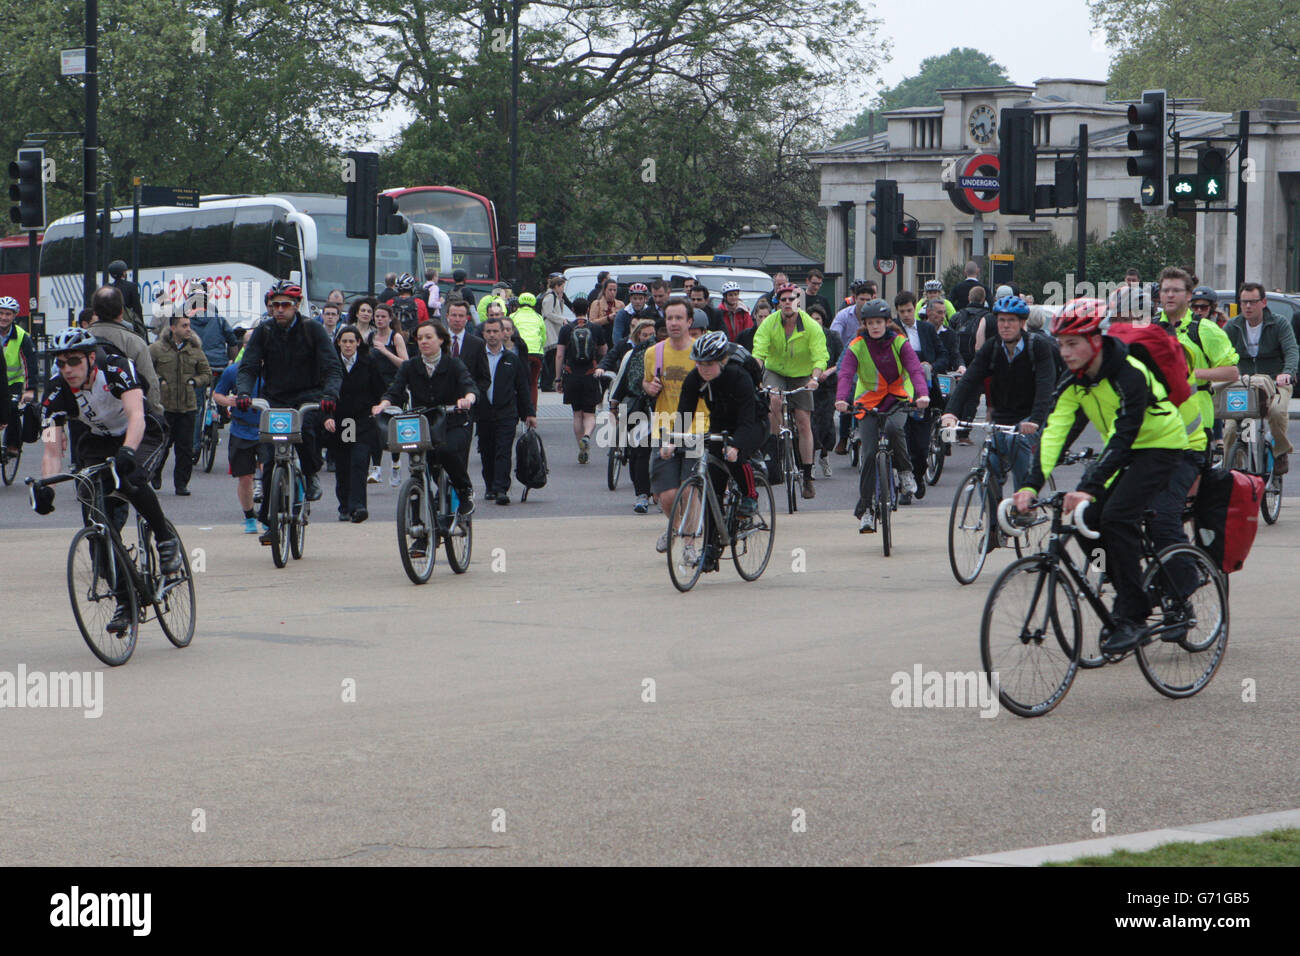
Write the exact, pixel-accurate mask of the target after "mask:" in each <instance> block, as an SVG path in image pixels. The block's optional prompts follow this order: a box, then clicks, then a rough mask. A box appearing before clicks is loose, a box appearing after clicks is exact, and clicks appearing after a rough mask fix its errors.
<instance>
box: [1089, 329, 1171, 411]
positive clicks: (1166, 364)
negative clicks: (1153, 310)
mask: <svg viewBox="0 0 1300 956" xmlns="http://www.w3.org/2000/svg"><path fill="white" fill-rule="evenodd" d="M1106 334H1107V335H1109V336H1111V337H1112V338H1116V339H1119V340H1120V341H1121V342H1123V343H1124V344H1125V345H1127V346H1128V351H1129V354H1130V355H1132V356H1133V357H1134V358H1135V359H1137V360H1138V361H1140V362H1141V363H1142V364H1143V365H1145V366H1146V367H1147V368H1149V369H1150V370H1151V374H1152V375H1154V376H1155V377H1156V378H1157V379H1159V381H1160V384H1161V385H1163V386H1164V387H1165V393H1166V394H1167V395H1168V396H1169V401H1170V402H1172V403H1173V405H1174V407H1175V408H1177V407H1178V406H1180V405H1182V404H1183V402H1185V401H1187V400H1188V399H1189V398H1191V397H1192V387H1191V386H1190V385H1189V384H1188V383H1187V379H1188V378H1189V376H1190V375H1191V372H1190V371H1189V370H1188V368H1187V353H1186V352H1184V351H1183V346H1182V343H1181V342H1179V341H1178V337H1177V336H1176V335H1174V334H1173V333H1172V332H1171V331H1170V329H1169V327H1168V326H1162V325H1144V326H1142V327H1141V328H1138V327H1136V326H1134V325H1132V324H1130V323H1128V322H1116V323H1114V324H1113V325H1111V327H1110V328H1109V329H1108V330H1107V331H1106Z"/></svg>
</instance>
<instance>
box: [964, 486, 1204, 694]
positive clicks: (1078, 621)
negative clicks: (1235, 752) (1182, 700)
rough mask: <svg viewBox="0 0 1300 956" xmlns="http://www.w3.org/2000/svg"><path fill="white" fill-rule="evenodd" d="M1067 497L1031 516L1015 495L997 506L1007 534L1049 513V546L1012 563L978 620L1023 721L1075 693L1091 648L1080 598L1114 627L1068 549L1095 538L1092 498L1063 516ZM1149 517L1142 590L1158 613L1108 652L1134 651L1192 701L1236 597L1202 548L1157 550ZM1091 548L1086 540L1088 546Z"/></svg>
mask: <svg viewBox="0 0 1300 956" xmlns="http://www.w3.org/2000/svg"><path fill="white" fill-rule="evenodd" d="M1064 503H1065V493H1064V492H1058V493H1056V494H1053V495H1051V496H1050V497H1048V498H1045V499H1040V500H1039V501H1037V502H1036V503H1035V504H1034V506H1033V507H1032V508H1031V509H1030V511H1029V512H1028V513H1027V515H1026V516H1017V515H1015V513H1014V512H1013V510H1012V508H1011V504H1012V502H1011V499H1007V500H1005V501H1003V502H1002V503H1001V504H1000V505H999V506H998V515H997V521H998V524H999V526H1001V528H1002V530H1003V531H1004V533H1006V534H1007V535H1008V536H1016V535H1020V534H1023V532H1024V530H1025V525H1024V522H1025V521H1026V520H1032V513H1033V512H1034V511H1035V510H1038V511H1048V512H1050V513H1051V533H1050V537H1049V539H1048V546H1047V550H1046V551H1043V552H1042V553H1039V554H1034V555H1029V556H1026V557H1022V558H1020V559H1018V560H1016V561H1014V562H1012V563H1011V564H1010V565H1009V566H1008V567H1007V568H1006V569H1005V570H1004V571H1003V572H1002V573H1001V574H1000V575H998V579H997V580H996V581H995V582H994V583H993V587H992V588H991V589H990V590H989V596H988V599H987V600H986V601H985V604H984V613H983V616H982V618H981V620H980V657H981V660H982V663H983V665H984V672H985V674H986V675H988V679H989V682H990V684H991V686H996V687H997V688H998V699H999V701H1001V703H1002V705H1003V706H1004V707H1006V708H1007V709H1008V710H1010V711H1011V712H1012V713H1015V714H1018V715H1020V716H1021V717H1040V716H1042V715H1043V714H1046V713H1048V712H1049V711H1051V710H1052V709H1053V708H1055V707H1056V706H1057V705H1058V704H1059V703H1060V702H1061V701H1062V700H1063V699H1064V697H1065V695H1066V694H1067V693H1068V692H1069V690H1070V685H1071V684H1072V683H1073V681H1074V678H1075V675H1076V674H1077V673H1078V670H1079V666H1080V655H1081V650H1082V648H1083V645H1084V635H1083V618H1082V615H1081V612H1080V603H1079V597H1080V596H1081V597H1082V598H1083V600H1084V602H1085V603H1086V604H1087V606H1088V607H1089V608H1091V610H1092V612H1093V614H1094V615H1095V616H1096V618H1097V619H1098V620H1099V621H1100V622H1101V624H1102V630H1103V632H1105V631H1108V630H1109V629H1110V628H1112V627H1113V626H1114V619H1113V618H1112V617H1111V613H1110V610H1109V609H1108V608H1107V607H1106V605H1105V604H1104V603H1103V602H1102V600H1101V597H1100V595H1099V594H1098V593H1097V591H1096V590H1095V589H1094V587H1093V585H1092V583H1091V582H1090V580H1089V577H1088V575H1087V573H1086V569H1085V568H1084V567H1081V566H1080V565H1079V563H1078V562H1077V561H1076V560H1075V559H1074V557H1073V556H1072V555H1071V554H1070V552H1068V551H1067V550H1066V544H1067V542H1068V541H1069V540H1070V539H1071V538H1072V537H1076V536H1082V537H1083V538H1085V539H1088V540H1090V541H1095V540H1097V539H1099V538H1100V536H1101V535H1100V533H1099V532H1097V531H1094V530H1092V529H1090V528H1088V527H1087V526H1086V525H1085V524H1084V514H1085V512H1086V509H1087V508H1088V505H1089V504H1090V502H1083V503H1082V504H1080V505H1079V507H1078V508H1076V509H1075V511H1074V512H1073V513H1065V512H1064ZM1153 514H1154V513H1153V512H1150V511H1148V512H1146V513H1145V514H1144V515H1143V520H1142V561H1143V572H1142V586H1143V588H1144V590H1145V592H1146V594H1147V596H1148V597H1149V598H1150V602H1151V611H1150V613H1149V614H1148V617H1147V621H1146V623H1145V626H1144V628H1143V631H1142V637H1141V640H1140V641H1139V642H1138V644H1137V646H1136V647H1134V648H1132V649H1130V650H1127V651H1123V652H1121V653H1118V654H1109V653H1103V657H1104V659H1105V662H1106V663H1117V662H1119V661H1121V660H1123V659H1124V658H1126V657H1128V655H1129V654H1133V655H1134V656H1136V657H1137V661H1138V666H1139V667H1140V668H1141V670H1142V676H1144V677H1145V678H1146V679H1147V682H1148V683H1149V684H1150V685H1151V686H1152V687H1154V688H1155V689H1156V690H1157V691H1159V692H1160V693H1161V694H1163V695H1165V696H1166V697H1175V698H1178V697H1191V696H1192V695H1193V694H1196V693H1198V692H1199V691H1201V690H1202V689H1204V687H1205V686H1206V685H1207V684H1208V683H1209V682H1210V680H1211V679H1212V678H1213V677H1214V674H1215V672H1216V671H1217V670H1218V669H1219V665H1220V664H1221V663H1222V661H1223V655H1224V652H1225V651H1226V650H1227V646H1228V593H1227V584H1226V581H1225V579H1224V575H1223V574H1222V573H1221V572H1220V571H1219V569H1218V568H1217V567H1215V565H1214V562H1213V561H1212V560H1211V558H1210V557H1209V555H1207V554H1206V553H1205V552H1204V551H1202V550H1201V549H1200V548H1198V547H1196V546H1194V545H1191V544H1186V543H1182V544H1172V545H1169V546H1168V547H1166V548H1164V549H1163V550H1161V551H1159V552H1157V551H1156V549H1155V547H1154V545H1153V544H1152V543H1151V536H1150V529H1149V525H1150V521H1151V518H1152V517H1153ZM1084 548H1085V552H1086V550H1087V546H1086V545H1085V546H1084Z"/></svg>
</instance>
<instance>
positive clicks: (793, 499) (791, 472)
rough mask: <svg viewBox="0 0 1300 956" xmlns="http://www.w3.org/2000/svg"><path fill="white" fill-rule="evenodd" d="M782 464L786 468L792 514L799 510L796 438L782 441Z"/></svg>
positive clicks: (788, 497)
mask: <svg viewBox="0 0 1300 956" xmlns="http://www.w3.org/2000/svg"><path fill="white" fill-rule="evenodd" d="M781 444H782V446H783V448H782V454H781V465H782V467H783V468H785V498H786V506H787V507H788V508H789V509H790V514H794V513H795V512H796V511H798V510H799V466H798V465H797V464H795V454H794V439H793V438H789V439H786V440H785V441H783V442H782V443H781Z"/></svg>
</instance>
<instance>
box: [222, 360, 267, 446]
mask: <svg viewBox="0 0 1300 956" xmlns="http://www.w3.org/2000/svg"><path fill="white" fill-rule="evenodd" d="M238 376H239V366H238V365H236V364H235V363H234V362H231V363H230V364H229V365H227V366H226V370H225V371H224V372H222V373H221V377H220V378H219V379H217V386H216V388H214V389H213V391H214V392H216V394H218V395H232V394H235V379H236V378H238ZM261 394H262V380H261V379H260V378H259V379H258V380H257V382H256V383H254V385H253V390H252V391H251V392H249V395H250V396H252V397H253V398H257V397H258V396H260V395H261ZM261 417H262V413H261V412H260V411H258V410H257V409H256V408H250V409H249V410H248V411H246V412H241V411H240V410H239V409H237V408H232V409H231V410H230V434H232V435H234V436H235V437H236V438H244V439H247V440H248V441H257V435H258V426H259V425H260V424H261Z"/></svg>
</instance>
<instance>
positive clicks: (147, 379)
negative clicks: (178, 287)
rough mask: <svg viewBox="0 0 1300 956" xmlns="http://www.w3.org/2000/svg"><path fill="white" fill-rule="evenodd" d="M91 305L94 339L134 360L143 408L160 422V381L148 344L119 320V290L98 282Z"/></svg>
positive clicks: (120, 312) (120, 294)
mask: <svg viewBox="0 0 1300 956" xmlns="http://www.w3.org/2000/svg"><path fill="white" fill-rule="evenodd" d="M90 307H91V310H92V311H93V312H94V315H95V321H94V323H93V324H92V325H91V327H90V331H91V332H93V333H94V335H95V338H96V339H97V340H99V341H100V342H102V343H107V344H108V345H110V346H112V347H113V348H114V349H116V350H117V351H118V352H121V353H122V354H123V355H125V356H126V357H127V358H129V359H130V360H131V361H132V362H133V363H135V370H136V372H137V373H138V374H139V375H140V377H142V378H143V379H144V383H145V399H144V401H145V410H146V411H147V412H148V413H149V414H150V415H152V416H153V417H155V418H157V419H158V421H159V422H160V423H161V422H162V421H163V406H162V385H161V384H159V382H158V373H157V371H155V369H154V367H153V356H151V355H150V354H149V346H147V345H145V344H144V339H142V338H141V337H140V336H138V335H136V334H135V332H133V331H132V330H131V328H130V326H128V325H125V324H124V323H123V321H122V315H123V313H122V310H123V305H122V293H121V292H119V291H118V290H117V289H116V288H115V287H114V286H111V285H106V286H100V288H99V289H97V290H96V292H95V295H94V296H93V297H92V299H91V302H90Z"/></svg>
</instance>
